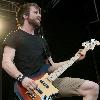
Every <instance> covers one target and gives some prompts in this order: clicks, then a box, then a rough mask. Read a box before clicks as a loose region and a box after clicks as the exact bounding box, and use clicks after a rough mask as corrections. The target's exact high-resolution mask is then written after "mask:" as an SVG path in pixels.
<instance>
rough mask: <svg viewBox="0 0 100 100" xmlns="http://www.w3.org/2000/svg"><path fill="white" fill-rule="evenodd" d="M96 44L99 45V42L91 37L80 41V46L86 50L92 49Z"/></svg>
mask: <svg viewBox="0 0 100 100" xmlns="http://www.w3.org/2000/svg"><path fill="white" fill-rule="evenodd" d="M96 45H97V46H98V45H100V42H99V41H97V40H95V39H91V40H90V41H86V42H83V43H82V46H83V47H84V48H86V49H87V50H93V49H94V48H95V46H96Z"/></svg>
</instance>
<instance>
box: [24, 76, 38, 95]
mask: <svg viewBox="0 0 100 100" xmlns="http://www.w3.org/2000/svg"><path fill="white" fill-rule="evenodd" d="M22 86H23V87H24V88H26V89H27V90H28V91H29V92H30V93H33V90H34V89H36V88H37V87H38V85H37V84H36V83H35V81H34V80H32V79H31V78H28V77H25V78H24V79H23V80H22Z"/></svg>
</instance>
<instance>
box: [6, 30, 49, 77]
mask: <svg viewBox="0 0 100 100" xmlns="http://www.w3.org/2000/svg"><path fill="white" fill-rule="evenodd" d="M4 45H7V46H10V47H12V48H14V49H16V52H15V57H14V63H15V65H16V67H17V68H18V70H20V71H21V72H22V73H23V74H25V75H31V74H33V73H34V72H37V71H38V70H39V69H40V68H41V67H42V66H43V65H44V64H45V60H46V59H47V57H49V56H50V52H49V49H48V45H47V43H46V40H45V39H44V38H41V36H40V35H31V34H29V33H27V32H24V31H22V30H17V31H16V32H14V33H11V34H9V35H8V36H7V38H6V40H5V41H4Z"/></svg>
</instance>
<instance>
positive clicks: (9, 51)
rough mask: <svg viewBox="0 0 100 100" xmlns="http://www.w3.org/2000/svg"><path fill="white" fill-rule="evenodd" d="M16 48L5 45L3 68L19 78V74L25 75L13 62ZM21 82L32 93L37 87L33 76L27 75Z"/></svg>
mask: <svg viewBox="0 0 100 100" xmlns="http://www.w3.org/2000/svg"><path fill="white" fill-rule="evenodd" d="M15 51H16V50H15V49H14V48H11V47H9V46H5V48H4V53H3V59H2V68H3V69H4V70H5V71H6V72H7V73H8V74H9V75H10V76H12V77H13V78H15V79H17V77H18V76H19V75H23V74H22V73H21V72H20V71H19V70H18V69H17V67H16V66H15V64H14V63H13V60H14V57H15ZM21 84H22V86H23V87H25V88H26V89H27V90H28V91H29V92H30V93H31V92H32V89H35V88H36V87H37V84H35V82H34V80H32V79H31V78H28V77H27V76H26V77H24V79H23V80H22V81H21Z"/></svg>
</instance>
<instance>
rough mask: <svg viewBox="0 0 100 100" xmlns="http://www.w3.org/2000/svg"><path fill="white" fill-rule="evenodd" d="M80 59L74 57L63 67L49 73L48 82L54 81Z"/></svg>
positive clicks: (77, 56) (76, 56)
mask: <svg viewBox="0 0 100 100" xmlns="http://www.w3.org/2000/svg"><path fill="white" fill-rule="evenodd" d="M79 57H80V55H75V56H74V57H72V58H71V59H70V60H68V61H67V63H65V64H64V65H63V66H61V67H59V68H58V69H57V70H55V71H54V72H53V73H51V74H50V75H49V77H48V79H49V80H50V81H54V80H55V79H56V78H58V77H59V76H60V75H61V74H62V73H63V72H64V71H65V70H66V69H67V68H68V67H70V66H71V65H72V64H73V63H74V62H75V61H77V59H78V58H79Z"/></svg>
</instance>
